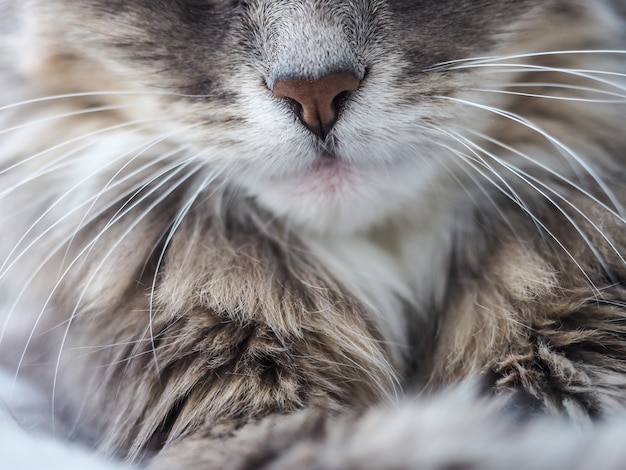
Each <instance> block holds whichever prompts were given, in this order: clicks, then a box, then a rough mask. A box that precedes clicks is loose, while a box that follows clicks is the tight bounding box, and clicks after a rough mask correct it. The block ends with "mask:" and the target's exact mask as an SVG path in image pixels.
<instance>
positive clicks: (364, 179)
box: [248, 164, 439, 235]
mask: <svg viewBox="0 0 626 470" xmlns="http://www.w3.org/2000/svg"><path fill="white" fill-rule="evenodd" d="M438 178H439V173H438V172H437V171H436V169H435V168H434V167H431V168H428V169H425V168H418V167H417V165H414V164H413V165H408V164H407V165H402V166H399V167H396V168H393V169H385V168H378V169H370V170H360V169H359V170H352V169H348V171H347V173H346V174H345V175H341V176H339V177H337V176H336V175H327V174H321V175H320V174H315V173H312V174H310V175H305V176H300V177H297V178H296V177H294V178H290V179H285V180H279V181H269V180H267V181H259V180H257V181H256V182H255V184H254V185H253V186H252V192H253V194H255V195H256V196H257V198H258V200H259V201H260V202H261V204H262V205H263V206H265V207H266V208H267V209H269V210H270V211H271V212H272V213H274V214H276V215H277V216H279V217H284V218H285V219H286V220H289V221H290V223H293V224H295V225H297V226H300V227H301V228H303V229H305V230H307V231H311V232H315V233H326V234H343V235H348V234H351V233H357V232H362V231H365V230H367V229H368V228H370V227H373V226H375V225H378V224H381V223H384V222H385V221H386V220H388V219H389V218H390V217H394V215H396V214H402V213H403V212H404V211H405V209H406V206H407V205H412V204H428V203H429V202H428V197H427V196H426V194H427V193H428V191H427V190H428V187H429V185H430V184H431V183H433V182H434V181H436V180H437V179H438ZM248 187H250V186H248ZM418 201H423V202H418Z"/></svg>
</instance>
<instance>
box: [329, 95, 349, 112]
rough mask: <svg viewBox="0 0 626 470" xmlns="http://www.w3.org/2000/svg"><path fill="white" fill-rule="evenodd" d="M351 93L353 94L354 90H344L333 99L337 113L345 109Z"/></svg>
mask: <svg viewBox="0 0 626 470" xmlns="http://www.w3.org/2000/svg"><path fill="white" fill-rule="evenodd" d="M350 95H352V91H342V92H341V93H339V94H338V95H337V96H335V98H334V99H333V109H334V110H335V112H336V113H337V115H339V114H340V113H341V111H342V110H343V107H344V106H345V104H346V101H348V98H349V97H350Z"/></svg>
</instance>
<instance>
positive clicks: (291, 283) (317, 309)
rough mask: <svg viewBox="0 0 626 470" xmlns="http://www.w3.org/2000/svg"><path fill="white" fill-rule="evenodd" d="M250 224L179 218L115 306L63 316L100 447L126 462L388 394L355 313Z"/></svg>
mask: <svg viewBox="0 0 626 470" xmlns="http://www.w3.org/2000/svg"><path fill="white" fill-rule="evenodd" d="M253 227H254V225H253V224H252V223H250V221H246V222H245V223H242V224H239V223H237V221H236V220H232V221H228V222H226V223H225V222H224V221H222V220H220V221H219V223H218V222H216V221H215V220H209V219H207V218H205V217H202V216H198V217H195V216H194V214H193V213H191V214H190V215H188V216H187V218H186V219H185V220H184V221H183V222H182V224H181V225H180V226H179V227H178V229H177V232H176V234H175V235H174V236H173V237H172V238H171V240H169V241H168V242H167V247H166V249H164V248H163V246H161V247H160V248H159V249H158V250H156V251H155V253H157V256H156V257H155V260H153V262H151V263H148V264H146V266H144V268H143V269H142V270H141V273H142V274H141V279H140V280H139V282H136V283H134V284H133V286H131V287H129V288H128V289H127V290H126V293H125V294H124V298H123V301H122V302H119V301H118V302H115V303H111V304H109V303H108V302H102V301H97V302H99V305H101V307H98V306H97V305H96V301H94V303H92V304H91V307H90V308H91V309H92V310H91V311H84V312H80V314H79V315H76V318H75V319H74V321H73V324H72V329H71V334H72V337H73V338H74V339H75V341H77V342H78V344H77V345H76V348H75V349H79V350H83V351H84V350H85V349H86V348H89V349H90V350H91V351H94V350H95V352H92V353H91V354H88V355H84V354H82V355H79V356H77V357H75V358H73V359H72V361H73V363H76V364H79V365H78V366H72V367H69V366H68V367H67V376H70V377H75V376H78V375H80V376H81V377H84V378H85V377H91V378H92V380H91V381H92V382H93V383H94V384H95V385H94V387H93V389H90V387H89V386H87V385H86V384H85V383H83V384H81V386H82V387H83V389H82V392H81V393H82V394H83V395H84V393H92V392H93V395H92V396H91V397H90V404H89V405H88V406H89V407H93V408H95V409H97V410H98V411H97V413H94V414H96V415H97V416H98V420H99V422H98V426H99V428H100V429H101V433H102V436H103V437H102V439H101V446H102V447H103V448H104V449H106V450H107V451H109V452H115V453H117V454H118V455H120V456H122V457H124V458H131V459H137V458H141V457H142V456H144V455H145V454H146V453H149V454H150V453H153V452H159V450H160V449H161V448H163V447H169V446H171V445H174V444H175V443H177V442H180V441H181V440H183V439H186V438H188V437H190V436H195V435H197V434H198V433H200V432H202V433H205V434H206V433H208V435H210V436H211V438H215V439H218V438H221V436H224V435H228V434H229V433H231V432H233V431H234V430H235V429H237V428H238V427H240V426H242V425H244V424H245V423H247V422H250V421H254V420H258V419H261V418H263V417H265V416H268V415H275V414H284V413H291V412H294V411H296V410H299V409H302V408H315V409H320V410H324V411H325V412H327V413H330V414H332V413H334V412H338V411H346V410H355V409H361V408H363V407H366V406H369V405H371V404H373V403H376V402H378V401H380V400H381V399H383V398H385V397H389V396H392V395H393V394H394V393H395V390H396V386H397V378H396V370H395V368H394V365H393V364H392V361H391V359H390V357H391V355H390V354H389V352H388V350H387V347H388V346H387V345H386V344H385V341H384V338H382V337H381V335H380V334H379V333H378V331H377V328H376V327H375V326H374V324H373V322H372V321H371V319H370V316H369V312H368V311H367V309H366V308H365V307H364V306H363V305H360V304H359V302H358V301H356V300H355V299H354V297H353V296H352V295H351V293H350V292H349V291H348V290H347V289H346V288H344V287H343V286H342V285H341V284H340V283H338V282H336V281H335V280H334V279H333V277H332V276H331V275H329V274H328V273H327V272H326V271H325V269H324V267H323V266H320V265H319V264H318V263H317V261H316V259H315V257H313V256H312V255H311V254H310V253H309V252H308V251H307V250H306V248H305V247H304V246H302V245H301V244H300V243H299V242H298V241H297V240H295V239H287V238H284V234H281V236H272V235H271V233H269V232H267V233H260V232H259V231H258V230H256V229H254V228H253ZM267 230H270V229H267ZM144 233H145V231H144ZM131 237H132V234H131ZM162 253H164V256H161V254H162ZM82 277H85V276H84V275H83V276H82ZM92 284H94V285H96V284H97V282H93V283H92ZM100 309H101V310H100ZM101 345H106V346H101ZM98 346H101V347H98ZM80 364H82V365H80ZM94 371H99V372H98V373H97V374H96V375H97V377H94ZM88 382H89V380H87V381H86V383H88Z"/></svg>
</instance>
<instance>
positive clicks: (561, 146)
mask: <svg viewBox="0 0 626 470" xmlns="http://www.w3.org/2000/svg"><path fill="white" fill-rule="evenodd" d="M439 97H440V98H441V99H444V100H450V101H453V102H456V103H461V104H465V105H468V106H473V107H476V108H479V109H483V110H485V111H489V112H491V113H494V114H497V115H499V116H502V117H504V118H506V119H509V120H511V121H514V122H517V123H518V124H521V125H523V126H525V127H527V128H528V129H530V130H532V131H534V132H536V133H537V134H539V135H541V136H542V137H544V138H545V139H546V140H547V141H548V142H550V143H551V144H552V145H554V147H555V148H557V149H559V150H560V151H561V152H562V153H563V155H564V156H570V157H572V158H573V160H574V161H575V162H576V163H578V164H579V165H580V166H581V167H582V168H583V169H584V170H585V171H586V172H587V174H589V175H590V176H591V178H593V180H594V181H595V182H596V183H597V184H598V186H599V187H600V188H601V189H602V191H603V192H604V194H606V196H607V197H608V198H609V199H610V201H611V203H612V204H613V206H614V207H615V208H616V209H617V210H618V212H619V213H620V214H622V213H623V208H622V205H621V203H620V202H619V201H618V199H617V198H616V197H615V194H613V191H611V189H610V188H609V187H608V186H607V185H606V184H605V183H604V181H603V180H602V178H600V176H599V175H597V174H596V172H595V170H593V168H592V167H591V166H590V165H589V164H588V163H587V162H586V161H585V160H584V159H583V158H581V157H580V156H578V155H577V154H576V153H575V152H574V151H573V150H572V149H570V148H569V147H567V146H566V145H565V144H564V143H563V142H561V141H560V140H558V139H556V138H555V137H553V136H552V135H550V134H549V133H547V132H546V131H544V130H543V129H541V128H540V127H539V126H537V125H536V124H534V123H532V122H531V121H529V120H528V119H526V118H524V117H522V116H519V115H517V114H515V113H512V112H509V111H504V110H501V109H498V108H494V107H492V106H487V105H483V104H479V103H474V102H472V101H468V100H464V99H460V98H453V97H446V96H439ZM572 168H574V167H572Z"/></svg>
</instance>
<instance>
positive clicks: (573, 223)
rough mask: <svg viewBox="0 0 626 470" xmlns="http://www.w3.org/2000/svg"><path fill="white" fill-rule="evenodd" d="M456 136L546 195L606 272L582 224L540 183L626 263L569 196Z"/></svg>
mask: <svg viewBox="0 0 626 470" xmlns="http://www.w3.org/2000/svg"><path fill="white" fill-rule="evenodd" d="M455 134H456V133H455ZM456 136H457V137H458V138H459V139H461V140H463V141H464V142H466V143H467V144H468V145H469V146H471V147H473V148H475V149H477V150H478V151H480V152H482V153H484V154H485V155H487V156H489V157H490V158H492V159H493V160H494V161H495V162H496V163H498V164H499V165H501V166H502V167H504V168H506V169H507V170H509V171H510V172H511V173H512V174H514V175H516V176H517V177H518V178H520V180H522V181H523V182H524V183H526V184H527V185H528V186H529V187H531V188H533V189H534V190H535V191H537V193H539V194H540V195H541V196H542V197H544V198H545V199H546V200H548V201H549V202H550V203H551V204H552V206H554V207H555V208H556V209H557V210H558V211H559V212H560V213H561V214H562V215H563V216H564V217H565V218H566V219H567V220H568V222H569V223H570V224H571V226H572V227H573V228H574V229H575V230H576V231H577V232H578V234H579V235H580V236H581V238H582V239H583V240H584V241H585V243H586V244H587V246H588V247H589V249H590V250H591V251H592V252H593V253H594V256H595V257H596V259H597V260H598V261H599V262H600V263H601V265H602V267H603V269H604V270H605V272H607V273H611V270H610V268H609V267H608V265H607V264H606V261H605V260H604V258H603V257H602V256H601V255H600V253H599V252H598V250H597V248H596V247H595V246H594V244H593V243H592V242H591V241H590V240H589V237H588V236H587V234H585V233H584V231H583V230H582V229H581V228H580V226H579V225H578V224H577V223H576V221H575V220H574V219H573V218H572V217H571V216H570V215H569V214H568V213H567V212H565V210H564V209H563V208H562V207H561V206H560V205H559V204H558V203H557V202H556V201H555V200H554V199H553V198H552V197H550V196H549V195H548V193H546V192H545V191H543V190H542V189H540V188H539V187H537V185H539V186H540V187H542V188H544V189H545V190H547V191H548V192H549V193H551V194H553V195H555V196H556V197H557V198H559V199H560V200H562V201H563V202H564V203H566V204H567V205H568V206H570V207H571V208H572V209H574V210H575V211H576V212H577V213H578V214H579V215H581V216H582V217H583V218H584V219H585V220H586V221H587V222H588V223H589V224H590V225H591V227H592V228H593V229H594V230H596V231H597V232H598V234H599V235H600V236H601V237H603V238H604V240H605V241H606V242H607V243H608V244H609V246H610V248H611V249H612V250H613V251H614V252H615V253H616V254H617V256H618V257H619V258H620V260H621V261H622V263H624V264H626V260H624V258H623V257H622V255H621V254H620V252H619V250H618V249H617V248H616V247H615V245H614V244H613V242H612V241H611V240H610V239H609V238H608V237H607V236H606V234H605V233H604V231H603V230H602V229H601V228H600V227H598V226H597V224H596V223H595V222H593V221H592V220H591V219H590V218H589V217H588V216H587V215H586V214H585V213H584V212H582V211H581V210H580V209H579V208H578V207H576V206H575V205H574V204H572V203H571V202H570V201H569V200H568V199H567V198H565V197H564V196H562V195H561V194H559V193H558V192H557V191H556V190H555V189H553V188H551V187H550V186H549V185H547V184H546V183H544V182H542V181H541V180H539V179H538V178H536V177H534V176H532V175H530V174H529V173H527V172H525V171H523V170H522V169H519V168H516V167H514V166H513V165H511V164H509V163H507V162H506V161H504V160H502V159H501V158H499V157H497V156H496V155H495V154H493V153H492V152H489V151H488V150H486V149H484V148H482V147H481V146H479V145H478V144H476V143H475V142H472V141H471V140H469V139H467V138H465V137H463V136H460V135H458V134H456ZM533 183H535V184H533Z"/></svg>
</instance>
